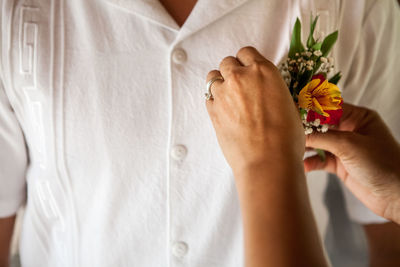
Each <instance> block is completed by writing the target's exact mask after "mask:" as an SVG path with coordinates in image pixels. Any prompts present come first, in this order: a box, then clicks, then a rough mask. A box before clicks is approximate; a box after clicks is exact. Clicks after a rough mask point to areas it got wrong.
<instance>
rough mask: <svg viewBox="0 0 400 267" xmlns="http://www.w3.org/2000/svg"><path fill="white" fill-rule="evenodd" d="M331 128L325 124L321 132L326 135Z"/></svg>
mask: <svg viewBox="0 0 400 267" xmlns="http://www.w3.org/2000/svg"><path fill="white" fill-rule="evenodd" d="M328 129H329V127H328V124H323V125H322V126H321V132H323V133H326V132H327V131H328Z"/></svg>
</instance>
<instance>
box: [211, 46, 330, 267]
mask: <svg viewBox="0 0 400 267" xmlns="http://www.w3.org/2000/svg"><path fill="white" fill-rule="evenodd" d="M221 75H222V76H223V77H224V81H216V82H214V83H213V85H212V93H213V96H214V100H212V101H206V106H207V110H208V113H209V115H210V118H211V121H212V123H213V126H214V129H215V131H216V135H217V139H218V142H219V145H220V146H221V149H222V152H223V153H224V156H225V158H226V159H227V161H228V163H229V165H230V166H231V167H232V170H233V173H234V177H235V182H236V186H237V191H238V194H239V200H240V207H241V211H242V215H243V226H244V240H245V244H244V246H245V258H246V260H245V263H246V267H256V266H303V265H304V266H327V263H326V260H325V258H324V256H323V250H322V245H321V242H320V238H319V236H318V232H317V228H316V224H315V221H314V218H313V214H312V210H311V207H310V203H309V200H308V194H307V188H306V181H305V174H304V167H303V161H302V159H303V155H304V150H305V137H304V130H303V127H302V125H301V121H300V119H299V113H298V111H297V109H296V107H295V105H294V104H293V100H292V98H291V96H290V93H289V90H288V88H287V87H286V85H285V83H284V81H283V80H282V78H281V76H280V73H279V71H278V70H277V69H276V67H275V66H274V65H273V64H272V63H271V62H269V61H268V60H266V59H265V58H264V57H263V56H262V55H260V54H259V52H258V51H257V50H256V49H254V48H252V47H245V48H242V49H240V50H239V52H238V53H237V56H236V58H235V57H227V58H225V59H224V60H223V61H222V62H221V64H220V71H211V72H210V73H209V74H208V77H207V80H208V81H209V80H211V79H212V78H213V77H217V76H221ZM265 151H268V153H265Z"/></svg>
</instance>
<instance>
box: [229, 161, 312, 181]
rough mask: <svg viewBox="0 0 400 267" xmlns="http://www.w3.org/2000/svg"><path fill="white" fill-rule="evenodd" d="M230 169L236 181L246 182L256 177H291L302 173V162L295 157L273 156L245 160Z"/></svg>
mask: <svg viewBox="0 0 400 267" xmlns="http://www.w3.org/2000/svg"><path fill="white" fill-rule="evenodd" d="M232 170H233V175H234V177H235V180H236V182H238V183H246V182H254V181H255V180H258V179H268V180H275V179H277V178H279V179H280V180H281V179H293V176H298V175H304V164H303V161H302V160H301V159H297V158H289V157H285V158H283V159H282V158H278V157H275V158H271V159H266V160H262V161H258V162H247V163H245V164H243V165H241V166H240V167H239V166H238V167H236V168H233V169H232Z"/></svg>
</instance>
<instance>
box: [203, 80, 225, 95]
mask: <svg viewBox="0 0 400 267" xmlns="http://www.w3.org/2000/svg"><path fill="white" fill-rule="evenodd" d="M223 80H224V78H223V77H222V76H216V77H214V78H212V79H211V80H209V81H208V82H207V93H205V98H206V100H213V99H214V96H213V94H212V92H211V86H212V85H213V83H215V82H216V81H223Z"/></svg>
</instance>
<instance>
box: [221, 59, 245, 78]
mask: <svg viewBox="0 0 400 267" xmlns="http://www.w3.org/2000/svg"><path fill="white" fill-rule="evenodd" d="M238 67H242V64H240V62H239V61H238V60H237V58H235V57H232V56H229V57H226V58H224V59H223V60H222V61H221V63H220V64H219V70H220V71H221V73H222V76H223V77H227V76H228V75H229V72H230V71H232V70H233V69H235V68H238Z"/></svg>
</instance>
